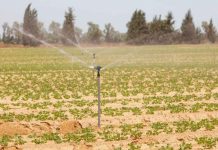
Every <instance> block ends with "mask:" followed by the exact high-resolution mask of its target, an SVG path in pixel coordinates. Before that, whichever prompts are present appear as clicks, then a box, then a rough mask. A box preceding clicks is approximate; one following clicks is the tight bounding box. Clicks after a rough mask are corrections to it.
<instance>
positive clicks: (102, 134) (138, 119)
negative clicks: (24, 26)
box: [0, 45, 218, 150]
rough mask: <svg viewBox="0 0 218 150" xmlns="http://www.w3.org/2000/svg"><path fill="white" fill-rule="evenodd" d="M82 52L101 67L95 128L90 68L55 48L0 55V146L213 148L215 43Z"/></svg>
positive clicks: (216, 132) (217, 135) (217, 90)
mask: <svg viewBox="0 0 218 150" xmlns="http://www.w3.org/2000/svg"><path fill="white" fill-rule="evenodd" d="M63 49H64V50H65V51H67V52H68V53H70V54H72V55H73V56H76V57H77V58H79V59H81V60H82V61H84V62H85V63H86V64H88V65H92V63H93V60H92V56H91V55H87V54H85V53H84V52H83V53H82V52H81V51H80V50H78V49H76V48H72V47H70V48H69V47H64V48H63ZM85 49H86V50H88V51H90V52H91V53H96V57H97V58H96V64H100V65H102V66H106V68H107V69H105V70H103V71H102V78H101V81H102V85H101V86H102V93H101V94H102V98H103V100H102V128H101V129H97V98H96V96H97V85H96V80H95V76H94V77H93V72H92V70H91V69H88V68H86V67H85V66H84V65H81V64H80V63H79V62H78V61H77V60H76V59H71V58H70V57H67V56H64V55H63V54H61V53H60V52H59V51H58V50H56V49H51V48H42V47H40V48H1V49H0V56H1V57H0V145H1V146H2V147H6V146H14V145H15V146H16V147H19V148H23V149H37V148H38V149H43V148H48V147H49V148H50V149H60V148H66V149H69V148H71V147H75V148H77V149H82V148H84V149H99V150H103V149H109V150H110V149H114V150H120V149H132V150H133V149H134V150H136V149H143V150H144V149H161V150H168V149H181V150H183V149H184V150H186V149H200V148H201V149H206V148H208V149H218V144H217V142H218V103H217V101H218V45H172V46H166V45H162V46H119V47H108V48H106V47H86V48H85ZM69 120H77V121H79V123H77V122H76V123H75V122H72V121H69ZM80 124H81V126H82V129H80V128H81V126H80ZM1 146H0V147H1Z"/></svg>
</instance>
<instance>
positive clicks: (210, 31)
mask: <svg viewBox="0 0 218 150" xmlns="http://www.w3.org/2000/svg"><path fill="white" fill-rule="evenodd" d="M207 38H208V40H209V41H210V42H211V43H215V41H216V28H215V27H214V25H213V20H212V19H210V23H209V25H208V33H207Z"/></svg>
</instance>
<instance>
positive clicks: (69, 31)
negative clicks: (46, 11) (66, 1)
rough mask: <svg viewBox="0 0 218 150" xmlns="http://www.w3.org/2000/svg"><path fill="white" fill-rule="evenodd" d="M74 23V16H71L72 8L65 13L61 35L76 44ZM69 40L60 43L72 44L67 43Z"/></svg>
mask: <svg viewBox="0 0 218 150" xmlns="http://www.w3.org/2000/svg"><path fill="white" fill-rule="evenodd" d="M74 21H75V16H74V15H73V10H72V8H69V9H68V11H67V12H65V20H64V24H63V29H62V34H63V36H65V38H67V39H69V40H70V41H73V42H75V43H76V37H75V29H74ZM69 40H66V39H63V40H62V42H63V43H64V44H69V45H70V44H72V42H69Z"/></svg>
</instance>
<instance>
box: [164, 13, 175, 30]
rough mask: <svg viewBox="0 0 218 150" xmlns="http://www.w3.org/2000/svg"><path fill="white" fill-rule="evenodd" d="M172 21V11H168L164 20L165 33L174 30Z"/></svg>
mask: <svg viewBox="0 0 218 150" xmlns="http://www.w3.org/2000/svg"><path fill="white" fill-rule="evenodd" d="M174 23H175V21H174V20H173V14H172V12H168V14H167V16H166V20H165V33H171V32H173V31H174V27H173V25H174Z"/></svg>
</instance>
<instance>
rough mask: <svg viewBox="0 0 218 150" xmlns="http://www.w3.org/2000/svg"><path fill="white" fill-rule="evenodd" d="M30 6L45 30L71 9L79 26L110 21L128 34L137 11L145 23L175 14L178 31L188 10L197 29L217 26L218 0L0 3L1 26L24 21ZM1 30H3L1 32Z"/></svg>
mask: <svg viewBox="0 0 218 150" xmlns="http://www.w3.org/2000/svg"><path fill="white" fill-rule="evenodd" d="M29 3H32V7H33V8H36V9H37V10H38V20H39V21H41V22H43V23H44V24H45V26H46V27H48V25H49V24H50V22H51V21H52V20H54V21H56V22H60V23H61V24H62V22H63V20H64V13H65V11H66V10H67V9H68V8H69V7H72V8H73V10H74V14H75V16H76V22H75V23H76V26H78V27H79V28H81V29H82V30H83V31H86V30H87V28H88V27H87V22H89V21H92V22H94V23H97V24H99V25H100V27H101V29H103V28H104V25H105V24H106V23H109V22H111V23H112V25H113V26H114V27H115V29H116V30H119V31H120V32H126V31H127V28H126V24H127V22H128V21H129V20H130V18H131V16H132V13H133V12H134V10H136V9H141V10H143V11H144V12H145V13H146V20H147V21H151V20H152V18H153V17H154V16H155V15H159V14H161V15H162V16H163V17H164V16H166V14H167V12H169V11H171V12H173V15H174V19H175V21H176V24H175V27H176V28H179V27H180V25H181V22H182V19H183V18H184V15H185V13H186V12H187V10H188V9H191V10H192V15H193V17H194V22H195V25H196V26H201V22H202V21H208V20H209V19H210V18H213V20H214V24H215V26H216V27H218V9H217V7H218V0H0V25H2V24H3V23H4V22H8V23H9V24H12V22H13V21H18V22H22V21H23V14H24V10H25V8H26V7H27V5H28V4H29ZM0 31H1V30H0Z"/></svg>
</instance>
